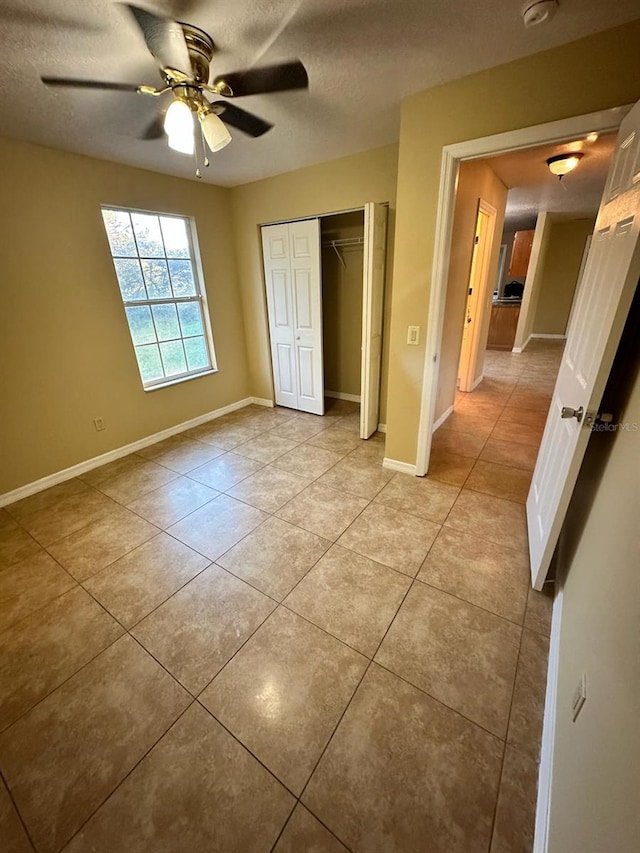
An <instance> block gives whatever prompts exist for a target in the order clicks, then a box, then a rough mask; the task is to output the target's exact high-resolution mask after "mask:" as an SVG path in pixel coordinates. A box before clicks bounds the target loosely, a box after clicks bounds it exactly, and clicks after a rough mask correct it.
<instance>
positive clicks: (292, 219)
mask: <svg viewBox="0 0 640 853" xmlns="http://www.w3.org/2000/svg"><path fill="white" fill-rule="evenodd" d="M370 203H371V202H363V204H361V205H359V206H357V207H347V208H343V209H341V210H330V211H324V212H323V213H308V214H306V215H305V216H290V217H287V218H285V219H272V220H268V221H266V222H259V223H258V240H259V241H260V255H261V257H262V229H263V228H266V227H268V226H269V225H286V224H288V223H291V222H303V221H304V220H306V219H318V220H320V219H327V218H328V217H329V216H340V215H341V214H343V213H362V215H363V217H364V213H365V204H370ZM374 204H380V205H382V206H383V207H386V208H387V237H386V243H385V274H384V279H385V293H386V285H387V275H388V269H389V265H388V264H387V250H388V248H389V232H388V221H389V218H388V211H389V208H390V203H389V202H388V201H379V202H374ZM262 282H263V286H264V288H265V290H264V295H265V300H266V287H267V280H266V275H265V269H264V261H263V262H262ZM321 286H322V279H321ZM363 297H364V270H363ZM264 307H265V318H266V326H267V335H268V336H269V343H270V340H271V330H270V327H269V308H268V305H267V304H266V301H265V306H264ZM363 310H364V306H363ZM383 327H384V305H383ZM361 328H362V327H361ZM361 333H362V332H361ZM382 345H383V347H384V339H383V343H382ZM381 358H382V354H381ZM323 364H324V357H323ZM269 366H270V369H271V398H272V401H273V403H272V404H273V405H275V394H276V392H275V380H274V376H273V359H272V357H271V346H270V345H269ZM360 378H361V379H362V371H361V377H360ZM380 387H382V372H381V374H380ZM378 390H380V389H378ZM345 399H346V397H345ZM360 402H362V387H361V388H360ZM292 411H297V409H293V410H292ZM378 417H380V410H379V408H378ZM378 430H380V431H381V432H386V424H380V423H379V424H378Z"/></svg>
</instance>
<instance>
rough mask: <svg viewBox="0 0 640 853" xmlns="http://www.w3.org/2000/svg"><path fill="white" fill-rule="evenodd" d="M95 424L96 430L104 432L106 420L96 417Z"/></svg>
mask: <svg viewBox="0 0 640 853" xmlns="http://www.w3.org/2000/svg"><path fill="white" fill-rule="evenodd" d="M93 425H94V427H95V428H96V432H102V430H103V429H105V426H104V421H103V420H102V418H94V419H93Z"/></svg>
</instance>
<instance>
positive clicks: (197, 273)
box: [100, 204, 218, 391]
mask: <svg viewBox="0 0 640 853" xmlns="http://www.w3.org/2000/svg"><path fill="white" fill-rule="evenodd" d="M105 210H119V211H123V212H125V213H128V214H130V215H131V214H132V213H142V214H146V215H150V216H163V217H166V218H171V219H181V220H182V221H183V222H184V223H185V225H186V231H187V240H188V242H189V258H188V260H190V261H191V265H192V268H193V279H194V283H195V289H196V294H195V296H174V297H170V298H165V299H135V300H125V299H124V297H123V295H122V291H121V289H120V284H119V282H118V275H117V271H116V266H115V264H114V266H113V270H114V273H115V277H116V285H117V288H118V294H119V296H120V299H121V301H122V306H123V309H124V312H125V320H126V322H127V331H128V332H129V337H130V339H131V346H132V347H133V355H134V358H135V359H136V367H137V368H138V372H139V374H140V381H141V382H142V388H143V390H144V391H157V390H158V389H160V388H167V387H168V386H170V385H176V384H178V383H180V382H188V381H189V380H190V379H197V378H199V377H200V376H208V375H210V374H212V373H217V372H218V365H217V361H216V353H215V347H214V343H213V332H212V329H211V317H210V315H209V304H208V301H207V291H206V287H205V283H204V272H203V269H202V261H201V258H200V247H199V245H198V235H197V231H196V223H195V219H194V218H193V216H186V215H184V214H181V213H165V212H162V211H158V210H145V209H144V208H139V207H123V206H122V205H117V204H101V205H100V214H101V216H100V218H101V219H102V220H103V217H102V213H103V212H104V211H105ZM102 224H103V228H104V233H105V237H106V238H107V245H108V247H109V254H110V255H111V260H112V262H113V260H114V258H116V259H120V257H124V256H120V255H114V254H113V252H112V251H111V243H110V242H109V239H108V233H107V229H106V225H105V223H104V220H103V222H102ZM132 233H133V239H134V241H135V243H136V252H137V254H136V257H135V260H137V261H140V260H146V259H147V256H146V255H141V254H140V253H139V251H138V243H137V240H136V235H135V229H133V226H132ZM161 236H162V230H161ZM162 240H163V248H164V236H163V237H162ZM126 259H127V260H134V259H133V258H131V257H128V258H126ZM163 259H164V260H165V261H166V260H172V259H171V258H167V254H166V250H165V254H164V258H156V257H154V258H150V260H163ZM181 260H187V259H186V258H183V259H181ZM141 274H142V271H141ZM142 275H143V274H142ZM143 280H144V275H143ZM145 287H146V285H145ZM184 302H196V303H198V304H199V305H200V313H201V315H202V327H203V332H204V339H205V344H206V347H207V352H208V355H209V361H210V365H209V366H208V367H203V368H198V369H195V370H187V371H186V372H184V373H178V374H174V375H173V376H163V377H162V378H160V379H153V380H151V381H149V382H145V381H144V379H143V378H142V373H140V365H139V364H138V359H137V356H136V345H135V343H134V341H133V336H132V334H131V329H130V328H129V321H128V317H127V310H126V309H127V308H143V307H145V306H146V307H148V308H149V311H150V313H151V321H152V322H153V324H154V328H155V320H154V319H153V311H152V310H151V308H152V306H154V305H167V304H169V305H178V304H180V303H184ZM156 337H157V329H156ZM172 340H180V341H182V340H184V338H183V337H180V338H175V339H172ZM167 342H168V341H167ZM158 343H160V341H159V340H158ZM162 343H165V341H162ZM159 351H160V359H161V360H162V350H159ZM163 369H164V362H163Z"/></svg>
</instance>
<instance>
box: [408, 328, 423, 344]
mask: <svg viewBox="0 0 640 853" xmlns="http://www.w3.org/2000/svg"><path fill="white" fill-rule="evenodd" d="M407 343H408V344H410V345H411V346H414V347H417V346H418V344H419V343H420V326H409V327H408V328H407Z"/></svg>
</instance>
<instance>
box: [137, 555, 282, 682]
mask: <svg viewBox="0 0 640 853" xmlns="http://www.w3.org/2000/svg"><path fill="white" fill-rule="evenodd" d="M275 606H276V603H275V601H272V600H271V599H269V598H267V597H266V596H265V595H263V594H262V593H261V592H258V590H256V589H254V588H253V587H251V586H249V585H248V584H246V583H244V582H243V581H241V580H238V578H235V577H233V575H230V574H229V573H228V572H225V571H224V570H223V569H220V568H218V567H217V566H210V567H209V568H208V569H205V571H204V572H202V573H201V574H199V575H198V576H197V577H195V578H194V579H193V580H192V581H190V582H189V583H188V584H187V585H186V586H184V587H182V589H181V590H179V591H178V592H177V593H176V594H175V595H174V596H172V597H171V598H170V599H169V600H168V601H165V603H164V604H162V605H160V607H158V609H157V610H154V611H153V613H151V614H150V615H149V616H147V617H146V618H145V619H143V620H142V622H139V623H138V625H136V627H135V628H133V630H132V632H131V633H132V634H133V635H134V637H136V639H138V640H139V641H140V642H141V643H142V645H143V646H144V647H145V648H146V649H148V650H149V652H150V653H151V654H152V655H153V656H154V658H156V660H158V661H160V663H161V664H162V665H163V666H164V667H166V669H168V670H169V672H170V673H171V674H172V675H174V676H175V677H176V678H177V679H178V681H179V682H180V683H181V684H183V685H184V686H185V687H186V688H187V690H189V691H191V692H192V693H194V694H197V693H199V692H200V691H201V690H203V689H204V687H206V685H207V684H208V683H209V681H211V679H212V678H213V677H214V676H215V675H217V673H218V672H219V671H220V669H221V668H222V667H223V666H224V665H225V664H226V663H227V661H228V660H229V658H231V657H232V655H234V654H235V653H236V652H237V651H238V649H239V648H240V646H241V645H242V644H243V643H244V641H245V640H246V639H247V638H248V637H250V636H251V634H252V633H253V632H254V631H255V630H256V628H257V627H258V626H259V625H260V623H261V622H263V621H264V620H265V619H266V618H267V616H268V615H269V614H270V613H271V611H272V610H273V609H274V607H275Z"/></svg>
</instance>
